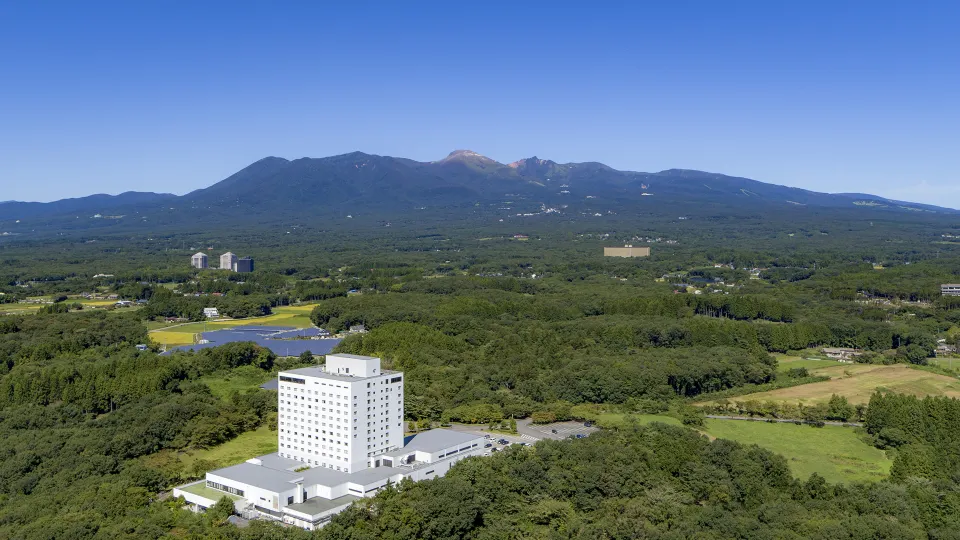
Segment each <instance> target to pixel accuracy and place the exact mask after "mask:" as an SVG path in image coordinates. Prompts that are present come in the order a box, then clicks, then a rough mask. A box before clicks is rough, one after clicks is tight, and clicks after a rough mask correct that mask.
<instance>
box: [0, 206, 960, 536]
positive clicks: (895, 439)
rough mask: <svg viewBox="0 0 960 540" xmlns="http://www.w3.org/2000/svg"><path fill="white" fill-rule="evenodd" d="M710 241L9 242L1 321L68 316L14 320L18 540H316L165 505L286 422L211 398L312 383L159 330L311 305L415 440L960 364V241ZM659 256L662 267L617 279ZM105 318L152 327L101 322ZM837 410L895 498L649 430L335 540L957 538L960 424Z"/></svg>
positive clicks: (9, 513)
mask: <svg viewBox="0 0 960 540" xmlns="http://www.w3.org/2000/svg"><path fill="white" fill-rule="evenodd" d="M690 217H691V219H688V220H683V221H669V222H667V221H663V220H662V219H661V220H656V221H650V222H649V223H648V222H645V221H644V220H643V219H642V218H631V219H627V218H626V217H624V218H623V219H620V220H617V219H614V220H613V221H612V222H610V223H607V224H605V225H604V226H599V225H596V226H595V225H588V224H585V223H574V222H563V223H559V224H557V225H556V226H550V227H544V226H542V224H540V225H537V224H531V225H528V226H524V227H523V228H519V229H518V226H517V225H516V224H515V223H514V224H510V225H504V224H499V225H492V226H490V225H485V226H483V227H480V228H477V227H474V226H467V225H465V224H463V223H459V224H453V225H449V226H442V225H441V224H439V223H424V224H423V225H422V227H419V228H417V229H415V230H414V229H411V228H402V227H399V226H397V225H396V224H395V226H394V227H393V228H391V229H389V230H386V229H384V228H383V227H382V226H381V227H379V228H378V227H375V226H373V225H371V224H358V227H357V228H356V230H354V231H351V232H349V233H347V232H344V231H343V230H342V229H335V230H328V231H321V230H313V229H310V228H306V227H305V228H296V229H294V228H292V227H291V228H290V230H291V231H292V234H289V235H287V234H285V233H284V234H273V233H272V232H269V231H266V230H264V229H257V230H252V231H240V230H238V231H216V230H213V231H210V232H206V233H203V234H194V233H184V234H169V235H155V236H139V235H133V236H131V237H124V238H119V237H109V236H86V237H82V238H80V237H77V236H75V235H68V236H67V237H65V238H58V239H46V240H37V241H31V242H19V243H18V242H13V241H9V240H3V241H2V242H0V259H2V260H3V264H2V266H0V292H2V293H3V294H2V295H0V300H2V302H3V304H2V305H0V313H2V312H4V310H6V309H14V308H16V307H17V306H18V304H17V302H18V301H21V300H26V299H38V298H41V297H42V298H43V301H46V302H54V303H50V304H44V307H43V308H42V309H39V310H37V311H36V312H30V313H18V314H14V315H7V316H0V537H2V538H25V539H27V538H30V539H32V538H110V537H123V538H156V537H159V536H164V535H168V534H173V535H177V536H181V537H186V538H209V537H221V538H250V539H253V538H274V537H276V538H279V537H284V538H288V537H301V536H302V537H307V536H310V535H308V534H307V533H302V532H299V531H295V530H290V529H281V528H279V527H275V526H271V525H269V524H265V523H255V524H253V525H252V526H251V527H250V528H248V529H237V528H234V527H233V526H229V525H224V524H223V519H224V517H225V515H224V514H223V513H220V512H219V511H211V512H209V513H208V514H206V515H195V514H191V513H189V512H186V511H184V510H182V509H180V507H179V505H178V503H177V502H176V501H174V500H171V499H169V498H166V496H165V495H164V494H165V493H166V492H168V491H169V489H170V488H171V487H172V486H173V485H176V484H178V483H181V482H182V481H183V480H184V479H186V478H195V477H199V476H201V475H202V474H203V472H204V471H203V469H202V467H198V468H196V469H195V470H175V469H170V468H166V467H161V466H157V464H156V463H155V462H152V461H150V460H149V459H148V458H149V457H150V456H153V455H155V454H156V453H157V452H160V451H180V450H194V449H202V448H210V447H214V446H216V445H218V444H221V443H223V442H224V441H229V440H231V439H233V438H234V437H236V436H237V435H239V434H241V433H244V432H248V431H250V430H254V429H256V428H257V427H259V426H263V425H267V426H270V425H272V424H273V423H274V422H275V416H274V415H275V407H276V401H275V396H274V395H273V394H272V393H270V392H267V391H260V390H257V389H255V388H251V389H250V390H249V391H241V392H230V393H228V395H222V394H216V393H214V392H213V391H212V390H211V386H210V384H209V382H210V381H211V380H222V379H225V378H227V377H229V376H230V375H231V374H233V373H239V372H241V371H243V372H245V373H246V372H249V371H250V370H253V371H254V372H255V373H257V374H260V375H262V377H263V378H264V379H265V378H268V377H269V376H270V374H271V373H275V372H276V371H277V370H278V369H281V368H287V367H293V366H297V365H300V363H299V362H300V360H299V359H292V358H277V357H275V356H274V355H273V354H272V353H270V352H269V351H267V350H264V349H260V348H258V347H256V346H254V345H252V344H244V343H239V344H229V345H225V346H221V347H216V348H212V349H206V350H204V351H202V352H198V353H176V354H171V355H162V356H161V355H158V354H156V353H155V352H154V351H152V350H147V351H139V350H137V349H136V348H135V347H134V346H135V345H136V344H139V343H149V342H150V338H149V334H148V333H147V325H149V324H154V321H157V320H162V319H164V318H168V317H177V318H186V319H188V320H200V319H201V318H202V308H204V307H217V308H218V309H220V310H221V312H222V313H223V314H225V315H227V316H230V317H237V318H242V317H251V316H257V315H262V314H267V313H270V311H271V310H272V309H274V308H277V307H278V306H285V305H289V304H296V303H304V302H310V303H313V304H315V307H313V310H312V312H311V313H310V318H311V320H312V322H313V323H315V324H317V325H319V326H322V327H325V328H327V329H329V330H331V331H338V330H343V329H346V328H349V327H350V326H351V325H355V324H363V325H365V326H366V328H367V329H368V330H369V331H368V332H367V333H365V334H360V335H354V336H350V337H348V338H347V339H345V340H344V341H343V342H342V343H341V345H340V346H339V349H338V350H339V351H341V352H354V353H361V354H372V355H378V356H381V357H382V358H383V359H384V361H385V363H386V365H387V366H389V367H392V368H395V369H402V370H403V371H404V372H405V373H406V374H407V376H406V384H407V388H406V390H407V391H406V393H405V408H406V414H407V419H408V420H411V421H413V420H420V421H424V420H432V421H438V422H446V421H468V422H484V423H486V422H490V421H495V420H498V419H506V418H511V417H512V418H521V417H527V416H530V415H538V417H539V418H550V419H564V418H571V417H574V416H575V415H574V413H573V412H572V410H573V408H574V407H575V406H576V405H580V404H601V405H605V406H612V407H617V408H618V410H622V411H637V412H644V411H647V410H663V409H665V408H666V407H671V408H673V409H674V410H676V409H677V408H678V407H679V408H682V407H685V406H686V403H687V402H688V400H690V399H692V398H694V397H697V396H705V395H721V396H722V395H727V394H728V393H737V392H747V391H749V390H750V389H754V388H770V387H772V386H789V385H793V384H800V383H803V382H809V381H810V379H811V378H810V377H807V374H806V373H805V372H804V371H803V370H791V371H778V369H777V367H778V366H777V361H776V360H775V357H774V356H773V355H774V354H775V353H782V352H786V351H797V350H802V349H807V348H816V347H821V346H844V347H857V348H861V349H864V350H865V351H867V354H864V355H863V356H862V357H859V358H858V361H861V362H869V363H878V364H880V363H883V364H889V363H905V364H926V363H928V362H930V361H931V360H932V357H933V351H934V348H935V347H936V345H937V343H938V340H945V342H946V343H955V342H956V341H957V336H958V332H957V326H958V323H960V301H958V300H957V299H953V298H941V297H940V295H939V284H940V283H946V282H960V258H958V253H957V252H956V250H955V249H954V248H955V246H954V245H952V244H947V243H940V235H941V234H942V233H941V231H943V232H949V231H952V230H953V229H952V228H950V227H952V225H950V224H947V223H945V222H943V221H942V220H941V221H936V220H933V219H932V218H930V219H927V218H925V217H923V216H920V217H918V218H916V219H915V220H914V221H909V220H907V221H904V219H903V218H900V219H899V220H898V221H894V220H892V219H891V220H889V221H885V220H884V219H880V218H878V219H877V220H876V221H874V222H872V223H865V222H862V221H853V220H850V221H844V219H842V218H840V217H838V216H837V215H831V216H830V219H828V220H826V221H824V220H819V221H818V220H813V219H811V220H809V221H803V220H798V221H796V222H786V221H784V220H777V221H770V220H769V219H768V216H763V215H757V216H753V217H750V216H741V217H740V218H738V219H734V220H731V219H729V218H725V217H723V216H711V215H709V214H708V213H705V214H703V215H695V214H694V215H691V216H690ZM285 230H286V229H285ZM517 232H523V233H524V234H527V235H528V236H529V239H527V240H522V241H521V240H516V239H514V238H513V234H515V233H517ZM85 234H86V233H85ZM791 234H792V235H793V236H791ZM638 239H649V240H650V241H651V242H650V243H651V245H652V246H653V253H654V254H653V256H652V257H650V258H648V259H642V260H621V259H616V260H613V259H604V258H603V257H602V256H601V255H600V253H602V249H601V248H602V247H603V245H616V244H617V243H620V244H622V243H625V242H638ZM234 246H236V247H234ZM208 247H209V248H212V250H211V251H212V252H213V253H216V252H217V250H221V249H223V250H224V251H225V250H226V249H232V250H234V251H241V250H242V251H243V252H244V253H250V254H252V255H253V256H254V257H255V258H257V268H258V270H257V272H254V273H252V274H236V273H230V272H222V271H219V270H206V271H197V270H193V269H191V268H189V266H188V260H189V254H190V253H191V252H192V251H196V250H199V249H204V250H206V249H207V248H208ZM82 293H88V294H93V295H98V296H107V295H113V294H115V295H117V298H119V299H124V300H131V301H135V300H140V301H142V303H141V304H138V305H137V306H136V307H135V308H123V309H121V308H113V307H112V306H105V307H102V308H94V307H90V306H83V305H82V304H80V303H79V295H81V294H82ZM80 308H82V309H80ZM924 369H936V368H935V367H926V368H924ZM833 405H836V406H835V407H833ZM831 407H832V408H831V409H830V411H833V409H837V410H838V411H839V409H844V410H846V413H844V412H843V411H840V412H836V413H835V414H834V413H831V414H834V416H836V417H838V418H841V417H842V418H843V419H847V418H849V417H850V415H851V414H856V415H858V416H861V415H862V416H863V417H864V419H865V423H866V426H865V428H864V437H865V438H866V439H867V440H869V441H870V442H871V444H874V445H876V446H877V447H878V448H883V449H884V450H886V451H887V452H888V454H889V455H890V456H892V457H893V459H894V467H893V470H892V472H891V477H890V479H889V480H888V481H884V482H881V483H877V484H867V485H828V484H826V483H825V482H824V481H823V480H822V479H820V478H818V477H812V478H809V479H800V480H796V479H794V478H793V477H792V476H791V474H790V472H789V465H788V463H787V462H786V461H785V460H784V459H783V458H782V457H780V456H777V455H774V454H771V453H770V452H768V451H766V450H761V449H759V448H756V447H747V446H743V445H740V444H738V443H734V442H730V441H725V440H715V441H710V440H708V439H707V438H706V437H703V436H702V435H700V434H699V433H697V432H696V431H693V430H691V429H687V428H676V427H667V426H664V425H651V426H639V425H632V424H631V425H626V426H624V427H622V428H620V429H610V430H604V431H602V432H601V433H600V434H598V435H594V436H591V437H589V438H588V439H585V440H577V441H562V442H550V441H543V442H540V443H538V444H537V446H536V447H534V448H533V449H532V450H529V451H510V452H506V453H505V454H504V455H499V456H497V457H494V458H484V459H475V460H469V461H466V462H464V463H462V464H461V465H460V466H458V467H457V468H456V469H455V470H454V471H452V472H451V473H450V474H449V475H448V476H447V477H444V478H442V479H438V480H435V481H429V482H422V483H419V484H415V485H406V484H405V485H402V486H399V487H398V489H396V490H391V491H388V492H385V493H382V494H381V495H379V496H378V497H376V498H375V499H372V500H371V501H365V503H364V504H361V505H357V506H355V507H354V508H352V509H351V510H350V511H348V512H345V513H344V514H342V515H341V516H339V517H337V518H336V519H335V520H334V522H333V523H332V524H331V525H329V526H328V527H326V528H325V529H324V530H323V531H322V532H320V533H317V534H316V535H315V536H319V537H329V538H451V537H467V538H506V537H527V536H529V537H542V538H567V537H577V538H636V537H644V536H647V537H671V538H673V537H675V538H681V537H682V538H688V537H703V538H730V537H751V538H752V537H786V538H789V537H825V538H834V537H835V538H850V537H864V538H865V537H873V538H910V537H926V538H956V537H958V534H960V526H958V523H957V522H956V519H957V518H956V516H958V515H960V513H958V512H957V510H958V509H960V508H958V504H960V502H958V500H957V495H956V493H958V487H957V481H958V480H960V457H958V456H960V450H958V448H960V434H958V433H957V432H956V430H955V426H956V425H957V424H958V418H960V417H958V416H957V415H958V414H960V412H958V411H960V407H958V406H957V402H956V401H954V400H948V399H945V398H937V399H933V398H929V399H925V400H920V399H915V398H910V397H902V396H897V395H892V394H877V395H876V396H874V398H873V399H872V400H871V402H870V404H869V405H868V406H867V407H866V410H863V408H862V407H861V408H860V409H859V410H856V411H853V412H851V411H852V408H851V407H850V406H849V405H848V404H844V403H839V402H838V403H837V404H831ZM847 409H851V410H847ZM848 413H849V414H848ZM690 423H691V424H695V423H696V422H695V421H692V422H690ZM810 429H811V436H812V437H813V436H816V428H810ZM221 510H222V509H221Z"/></svg>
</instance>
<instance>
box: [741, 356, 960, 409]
mask: <svg viewBox="0 0 960 540" xmlns="http://www.w3.org/2000/svg"><path fill="white" fill-rule="evenodd" d="M808 369H809V368H808ZM810 373H811V374H814V375H826V376H829V377H830V380H829V381H824V382H818V383H811V384H804V385H800V386H793V387H790V388H781V389H779V390H771V391H769V392H758V393H755V394H747V395H744V396H740V397H738V398H736V399H737V401H749V400H757V401H778V402H789V403H794V404H795V403H803V404H805V405H813V404H818V403H826V402H827V401H829V400H830V396H832V395H833V394H836V395H838V396H843V397H846V398H847V400H849V401H850V403H852V404H860V403H867V402H868V401H870V396H871V395H872V394H873V393H874V392H876V391H878V390H880V391H890V392H898V393H903V394H910V395H914V396H947V397H960V380H957V379H955V378H953V377H948V376H946V375H940V374H938V373H931V372H929V371H924V370H921V369H915V368H912V367H910V366H907V365H904V364H894V365H890V366H881V365H872V364H837V365H833V366H829V367H822V368H817V369H812V370H810Z"/></svg>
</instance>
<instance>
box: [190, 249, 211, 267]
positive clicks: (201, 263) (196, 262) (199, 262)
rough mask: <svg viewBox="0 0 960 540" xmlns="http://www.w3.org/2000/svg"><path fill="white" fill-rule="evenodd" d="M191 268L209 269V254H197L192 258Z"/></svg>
mask: <svg viewBox="0 0 960 540" xmlns="http://www.w3.org/2000/svg"><path fill="white" fill-rule="evenodd" d="M190 266H192V267H194V268H206V267H207V254H206V253H201V252H199V251H198V252H196V253H194V254H193V256H192V257H190Z"/></svg>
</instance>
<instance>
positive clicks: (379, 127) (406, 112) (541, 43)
mask: <svg viewBox="0 0 960 540" xmlns="http://www.w3.org/2000/svg"><path fill="white" fill-rule="evenodd" d="M315 4H321V3H320V2H316V3H311V4H303V5H294V4H289V5H283V4H281V3H271V2H257V3H238V2H225V3H219V4H218V3H213V2H186V1H167V2H139V1H136V2H130V1H126V2H119V3H116V4H108V3H106V2H70V3H66V2H65V3H62V4H57V3H55V2H52V1H51V2H26V1H19V2H8V1H5V0H0V184H2V192H0V200H8V199H18V200H40V201H47V200H52V199H58V198H63V197H72V196H80V195H86V194H90V193H97V192H106V193H118V192H121V191H126V190H140V191H164V192H173V193H185V192H188V191H190V190H192V189H196V188H200V187H205V186H207V185H210V184H212V183H214V182H216V181H219V180H221V179H223V178H225V177H226V176H228V175H230V174H231V173H233V172H235V171H237V170H239V169H241V168H243V167H244V166H246V165H248V164H249V163H251V162H253V161H255V160H257V159H260V158H262V157H264V156H268V155H275V156H281V157H286V158H298V157H303V156H310V157H322V156H328V155H333V154H340V153H345V152H350V151H353V150H361V151H364V152H369V153H376V154H385V155H394V156H403V157H409V158H413V159H417V160H422V161H429V160H433V159H438V158H440V157H442V156H444V155H446V154H447V153H448V152H449V151H451V150H453V149H456V148H469V149H472V150H475V151H477V152H480V153H482V154H485V155H488V156H490V157H492V158H494V159H497V160H499V161H502V162H510V161H514V160H516V159H519V158H523V157H529V156H532V155H537V156H539V157H543V158H549V159H553V160H555V161H559V162H569V161H587V160H590V161H601V162H604V163H607V164H608V165H611V166H613V167H615V168H619V169H629V170H639V171H658V170H662V169H667V168H674V167H677V168H691V169H703V170H709V171H714V172H722V173H726V174H733V175H740V176H747V177H751V178H755V179H758V180H762V181H767V182H774V183H779V184H786V185H793V186H799V187H804V188H808V189H814V190H819V191H832V192H838V191H862V192H871V193H876V194H879V195H884V196H889V197H895V198H901V199H907V200H915V201H922V202H928V203H935V204H941V205H945V206H952V207H956V208H960V177H958V174H957V171H958V170H960V32H957V29H956V22H957V20H958V16H960V3H958V2H944V3H935V2H902V3H899V4H888V3H883V2H845V1H830V2H810V1H804V2H778V1H772V2H771V1H764V2H745V1H732V2H721V1H710V2H649V3H641V2H625V3H622V4H620V3H609V4H605V3H599V2H589V3H588V2H581V3H579V5H569V6H568V5H566V4H563V3H561V2H549V3H546V2H545V3H540V4H535V3H532V2H512V3H503V4H498V3H493V2H470V3H466V2H444V3H437V4H426V3H417V2H411V3H409V4H408V3H403V4H404V5H402V6H401V5H400V4H401V3H400V2H396V3H393V4H383V5H377V4H361V3H354V2H328V3H323V4H330V5H329V6H320V5H315ZM348 4H350V5H349V7H348V6H347V5H348Z"/></svg>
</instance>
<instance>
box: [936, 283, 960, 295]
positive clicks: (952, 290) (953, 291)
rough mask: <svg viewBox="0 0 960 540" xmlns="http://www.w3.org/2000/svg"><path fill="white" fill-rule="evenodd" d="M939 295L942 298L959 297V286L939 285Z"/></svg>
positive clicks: (953, 284)
mask: <svg viewBox="0 0 960 540" xmlns="http://www.w3.org/2000/svg"><path fill="white" fill-rule="evenodd" d="M940 294H942V295H943V296H960V284H958V283H944V284H943V285H940Z"/></svg>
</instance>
